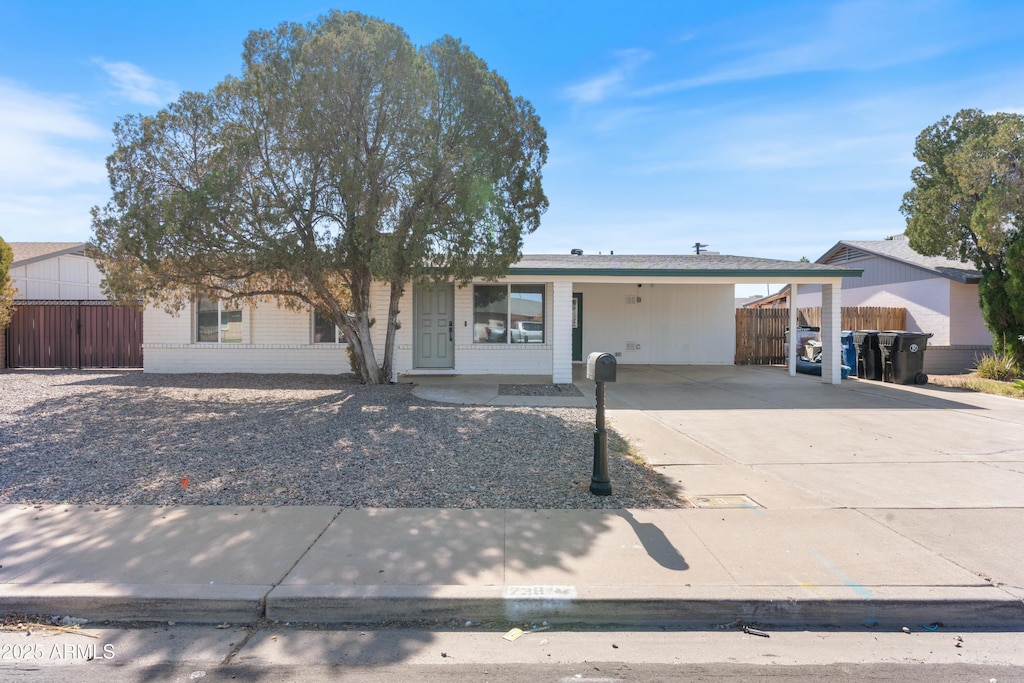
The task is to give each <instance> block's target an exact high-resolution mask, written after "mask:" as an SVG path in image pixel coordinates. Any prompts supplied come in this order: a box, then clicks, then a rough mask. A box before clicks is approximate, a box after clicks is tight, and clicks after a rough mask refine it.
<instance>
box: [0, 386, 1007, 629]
mask: <svg viewBox="0 0 1024 683" xmlns="http://www.w3.org/2000/svg"><path fill="white" fill-rule="evenodd" d="M622 370H624V368H620V371H622ZM623 375H624V376H623V377H620V380H622V381H620V383H617V384H616V385H615V386H614V387H610V388H609V391H608V394H609V406H610V411H609V421H610V426H611V428H613V429H615V430H618V431H619V432H620V433H622V434H623V435H625V436H626V437H627V438H629V439H631V440H632V441H634V442H635V443H636V444H637V445H638V446H639V450H640V452H641V454H643V455H644V456H645V457H646V458H647V459H648V461H649V463H650V464H651V465H652V466H653V467H655V468H657V469H659V471H661V472H662V473H664V474H665V475H666V477H669V478H670V479H672V480H673V481H675V482H677V485H678V486H679V488H680V490H681V492H682V495H684V496H685V497H686V498H687V499H688V500H689V501H690V503H691V504H692V505H693V506H694V507H693V508H691V509H680V510H451V509H448V510H410V509H387V510H373V509H363V510H358V509H350V508H346V509H342V508H337V507H279V508H259V507H256V508H250V507H109V508H105V507H77V506H48V507H31V506H24V505H7V506H0V565H2V566H0V611H2V612H12V611H13V612H25V613H35V614H47V615H50V614H53V615H58V614H59V615H71V616H78V617H87V618H90V619H93V620H97V619H130V620H161V621H167V620H169V621H180V622H225V621H226V622H233V623H237V622H248V621H252V620H255V619H259V618H268V619H277V620H281V621H292V622H296V621H300V622H381V621H418V620H442V621H445V620H451V619H457V620H459V622H460V623H462V622H464V621H472V622H474V623H478V622H505V621H509V622H528V621H536V622H540V621H548V622H550V623H587V624H607V625H625V626H632V627H638V626H646V625H652V624H687V625H693V626H710V625H723V624H730V623H733V622H734V621H735V620H737V619H739V620H742V621H744V622H747V623H758V624H764V625H800V626H805V627H816V626H828V625H831V626H841V627H855V626H860V625H864V624H868V625H870V624H879V625H881V626H897V627H898V626H904V625H905V626H909V627H911V628H915V629H916V628H919V627H920V626H921V625H931V624H934V623H943V624H945V625H947V626H951V627H952V626H957V627H972V626H974V627H982V626H984V627H1007V628H1020V627H1021V626H1024V603H1022V599H1024V568H1022V566H1021V563H1020V558H1022V557H1024V535H1022V534H1020V531H1019V530H1020V529H1021V528H1024V403H1022V402H1020V401H1014V400H1012V399H1005V398H999V397H992V396H983V395H977V394H969V393H963V392H951V391H945V390H941V389H939V388H936V387H893V386H891V385H881V384H878V383H870V382H856V381H849V382H844V383H843V384H842V385H840V386H832V385H824V384H822V383H821V382H820V381H817V379H816V378H815V379H811V378H803V377H798V378H789V377H786V376H785V373H784V372H783V371H781V370H779V369H777V368H764V369H751V368H719V369H700V368H689V369H659V368H644V369H636V370H635V371H631V372H627V373H623ZM446 379H448V382H447V383H444V382H442V380H441V379H437V380H435V381H434V382H431V381H425V382H422V383H421V386H419V387H417V392H422V393H421V395H429V394H430V391H431V389H430V386H431V385H432V384H436V385H437V386H438V387H439V390H441V391H446V392H453V391H454V392H455V393H454V394H451V393H449V395H448V398H447V399H445V400H452V397H453V396H454V397H455V398H462V399H465V402H481V403H487V402H490V401H493V400H494V399H495V398H497V394H498V392H497V383H496V382H495V379H494V378H490V379H487V380H479V382H476V383H472V382H470V383H466V384H465V387H466V389H465V390H464V391H463V392H462V393H461V394H459V393H458V388H457V387H458V383H457V382H455V381H453V379H454V378H446ZM417 381H419V380H417ZM579 385H580V387H581V390H582V392H583V393H584V398H585V399H586V401H589V405H591V406H592V405H593V399H592V396H593V393H592V392H593V386H592V385H589V386H588V385H587V383H586V382H583V381H581V382H580V383H579ZM492 387H493V388H492ZM492 393H493V395H492ZM441 398H444V397H443V396H442V397H441ZM503 398H512V397H503ZM527 398H530V399H535V398H537V397H527ZM555 398H556V399H557V400H561V401H563V403H561V404H558V403H552V402H551V401H553V400H555V399H549V400H548V402H547V403H546V404H548V405H552V404H554V405H576V404H580V405H586V402H585V401H584V402H580V401H579V400H578V399H567V398H558V397H555ZM612 485H613V487H614V485H615V480H614V471H613V472H612Z"/></svg>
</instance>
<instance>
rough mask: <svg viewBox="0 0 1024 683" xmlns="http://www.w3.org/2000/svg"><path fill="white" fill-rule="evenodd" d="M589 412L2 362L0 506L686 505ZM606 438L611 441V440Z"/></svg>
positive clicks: (333, 384) (399, 391)
mask: <svg viewBox="0 0 1024 683" xmlns="http://www.w3.org/2000/svg"><path fill="white" fill-rule="evenodd" d="M593 424H594V413H593V411H592V410H584V409H578V408H504V407H490V406H481V407H472V406H453V405H445V404H439V403H432V402H429V401H425V400H421V399H419V398H417V397H415V396H413V395H412V393H411V392H410V386H408V385H394V386H383V387H365V386H360V385H357V384H353V383H351V382H349V381H347V380H346V379H344V378H341V377H328V376H306V375H302V376H299V375H149V374H143V373H141V372H137V371H57V370H32V371H17V370H7V371H0V503H32V504H40V503H72V504H93V505H128V504H166V505H170V504H175V505H177V504H191V505H342V506H346V507H384V508H387V507H434V508H644V507H681V506H683V505H684V504H683V503H682V501H681V500H680V499H679V498H678V497H677V496H676V495H675V492H674V490H673V488H672V485H671V483H669V481H668V480H666V479H665V478H664V477H662V476H661V475H659V474H657V473H655V472H654V471H653V470H651V469H649V468H647V467H645V466H643V465H640V464H637V463H636V462H634V461H633V460H631V459H630V458H628V457H626V456H624V455H622V454H619V453H615V452H611V451H610V453H609V460H610V463H609V470H610V477H611V481H612V487H613V490H614V491H615V493H614V495H612V496H607V497H598V496H593V495H591V494H590V493H589V491H588V486H589V484H590V474H591V467H592V460H593V428H594V427H593ZM609 442H610V444H614V443H615V442H616V440H615V439H614V438H612V439H609Z"/></svg>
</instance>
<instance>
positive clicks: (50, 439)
mask: <svg viewBox="0 0 1024 683" xmlns="http://www.w3.org/2000/svg"><path fill="white" fill-rule="evenodd" d="M3 381H4V390H5V392H6V391H13V392H15V393H14V394H10V395H16V396H18V397H19V398H18V399H17V405H14V403H12V402H11V401H7V402H6V406H7V407H8V411H5V413H4V414H2V415H0V503H21V505H6V506H3V507H0V522H2V523H0V554H2V556H3V567H2V568H0V584H8V585H19V584H20V585H29V586H36V585H45V584H61V583H77V584H83V583H84V584H95V585H96V586H99V587H100V588H101V589H102V590H106V591H112V594H113V595H115V598H112V599H111V600H110V601H108V602H104V600H102V599H101V600H99V601H98V602H93V603H90V607H82V606H81V605H79V604H78V603H75V602H74V601H72V602H69V603H67V604H66V605H65V606H64V609H66V610H67V611H68V612H71V613H72V614H73V615H74V616H87V617H90V618H96V617H97V614H99V615H102V613H103V610H104V609H113V610H116V609H118V605H119V604H122V603H120V602H119V600H122V598H118V597H116V593H117V591H118V590H119V588H118V587H124V586H133V585H147V584H148V585H170V586H179V587H180V588H181V590H182V591H184V594H185V595H194V596H197V597H202V596H204V595H206V592H207V591H211V596H216V593H214V592H212V591H214V590H215V589H216V588H217V587H219V586H225V585H227V586H232V585H235V586H239V585H241V586H261V587H263V588H264V589H265V590H266V591H268V592H269V591H271V590H272V589H273V588H274V587H276V586H279V585H294V584H302V583H303V582H306V583H312V584H315V585H351V586H353V587H354V589H355V590H356V591H357V593H358V591H360V590H362V589H361V588H360V587H364V586H372V587H377V588H380V587H386V586H413V587H415V586H424V587H427V588H428V589H429V588H430V587H432V586H456V585H473V584H475V585H484V586H495V585H497V586H501V585H503V582H504V579H503V575H504V571H505V567H506V564H507V562H508V556H509V554H510V553H517V554H518V557H520V558H521V559H520V562H521V563H526V564H527V565H528V566H527V568H528V569H530V570H531V571H540V570H545V569H550V570H553V571H564V570H565V569H567V568H569V569H573V570H575V569H576V568H577V565H579V563H581V562H584V558H586V557H587V556H588V554H589V553H590V552H591V551H592V549H593V547H594V543H595V540H596V539H597V538H598V537H599V536H601V535H603V534H606V533H609V532H611V531H613V530H616V529H617V530H618V533H621V531H622V529H623V528H624V522H623V518H622V517H621V515H619V514H617V513H616V511H615V510H614V509H615V508H625V507H630V508H637V507H652V506H653V507H678V506H680V505H681V503H680V502H679V501H678V500H677V499H676V498H675V497H674V489H673V487H672V485H670V484H668V483H667V481H666V480H665V479H664V478H663V477H661V476H659V475H657V474H655V473H653V472H651V471H650V470H649V469H647V468H646V467H644V466H643V465H640V464H638V463H636V462H634V461H633V460H631V459H630V458H628V457H625V456H620V455H618V454H613V457H612V458H611V463H610V472H611V479H612V484H613V487H614V489H615V494H614V495H613V496H607V497H595V496H592V495H591V494H590V493H589V492H588V490H587V487H588V484H589V478H590V468H591V465H592V455H593V452H592V447H593V424H592V419H593V414H592V411H589V410H583V409H552V408H543V409H537V408H495V407H466V406H450V405H439V404H433V403H429V402H427V401H423V400H421V399H418V398H416V397H414V396H412V394H411V393H410V391H409V387H407V386H389V387H363V386H360V385H354V384H351V383H347V382H345V381H343V380H340V379H339V378H306V377H302V378H298V377H278V378H265V377H262V378H259V379H255V378H253V377H249V376H217V377H215V378H214V377H208V376H173V377H172V376H163V377H161V376H145V375H141V374H138V373H136V374H129V373H119V374H116V375H115V374H111V375H103V374H98V373H76V372H63V373H54V374H45V375H33V374H31V373H5V374H4V375H3ZM12 406H13V408H12ZM186 480H187V481H186ZM76 503H77V504H76ZM128 504H139V505H140V507H128V506H127V505H128ZM208 505H215V506H220V507H203V506H208ZM381 508H391V509H381ZM403 508H404V509H403ZM411 508H421V509H411ZM498 508H506V509H510V510H511V512H509V513H505V512H503V511H502V510H500V509H498ZM531 508H537V509H539V510H541V513H540V514H534V513H532V511H531ZM549 508H591V509H592V510H591V513H590V514H582V513H576V514H568V515H566V516H565V517H564V519H562V520H561V522H560V526H559V528H558V529H557V530H555V529H552V528H551V526H550V519H549V515H545V514H543V510H544V509H549ZM594 508H596V509H594ZM605 508H607V509H605ZM389 518H394V519H398V518H401V519H398V522H397V523H392V524H385V523H384V522H385V521H386V520H387V519H389ZM625 528H627V530H628V526H626V527H625ZM359 529H361V530H362V531H360V532H358V533H356V532H357V531H358V530H359ZM644 536H645V538H646V537H647V536H650V534H645V535H644ZM517 538H518V539H523V540H522V541H521V542H518V541H515V540H514V539H517ZM332 539H333V540H332ZM346 539H347V540H346ZM509 539H513V540H509ZM640 540H641V541H644V543H645V545H647V541H645V540H644V538H641V539H640ZM655 540H657V541H658V542H659V543H661V545H664V541H667V542H668V543H671V542H672V541H671V539H662V538H661V537H656V538H655ZM677 542H678V541H677ZM322 544H324V545H322ZM332 544H333V545H332ZM311 546H312V547H313V549H314V550H313V551H310V550H309V549H310V547H311ZM332 547H336V548H338V551H337V552H334V551H331V548H332ZM317 548H321V554H322V558H321V560H322V561H318V560H317V558H316V556H315V551H316V549H317ZM659 548H660V550H659V552H660V551H663V550H665V549H664V548H661V546H659ZM684 552H685V548H678V550H677V551H676V554H677V555H679V557H682V553H684ZM655 559H656V560H657V559H658V558H655ZM594 562H595V558H589V559H587V560H586V562H584V564H586V563H589V564H590V565H593V564H594ZM660 562H661V565H662V566H665V564H664V559H662V560H660ZM682 566H683V565H681V564H679V563H678V561H676V565H675V569H677V570H678V569H681V568H682ZM357 597H358V596H357ZM2 604H4V605H5V607H6V608H11V606H12V605H16V606H17V607H20V608H24V609H25V610H26V611H27V610H28V609H29V608H30V607H31V605H30V604H22V605H17V603H15V602H11V601H10V600H9V599H8V598H4V600H3V603H2ZM83 604H85V603H83ZM439 604H443V605H444V607H443V608H442V609H440V610H439V611H436V612H434V611H424V612H411V613H409V612H401V614H400V616H401V621H408V622H422V623H423V624H424V625H425V626H432V627H435V628H436V627H441V628H454V627H455V625H456V624H458V625H459V626H461V625H462V624H464V621H463V620H470V621H473V622H474V623H475V627H477V628H479V627H481V619H482V620H483V624H482V626H483V627H484V628H494V629H495V633H496V635H495V637H499V636H500V633H501V632H502V630H503V629H505V628H507V627H508V618H510V617H506V618H505V619H502V618H501V617H500V616H497V617H496V616H495V615H493V614H481V613H479V612H475V611H474V609H475V608H473V607H471V606H470V607H467V608H466V609H465V611H464V610H463V609H462V608H461V607H460V606H459V604H458V603H456V604H455V605H454V606H453V605H452V603H451V602H450V601H449V602H447V603H439ZM79 609H80V610H81V611H80V612H79V613H78V614H74V612H75V611H76V610H79ZM254 609H262V603H260V605H257V606H255V607H254ZM89 610H93V612H89ZM97 611H98V613H97ZM453 613H454V614H455V615H457V616H456V618H455V619H454V621H449V620H450V619H451V617H452V614H453ZM154 615H155V616H154ZM145 616H146V617H147V618H151V619H152V618H158V619H159V618H161V616H160V614H159V610H157V612H152V613H148V614H147V615H145ZM257 616H258V615H257ZM100 618H102V616H100ZM162 618H163V619H164V620H165V621H166V620H168V619H172V620H177V621H181V622H187V621H188V615H174V616H171V617H168V616H166V615H164V616H163V617H162ZM387 618H388V619H392V620H394V619H395V615H394V614H392V615H390V617H387ZM437 620H441V621H440V622H438V621H437ZM368 621H379V620H377V619H369V620H368ZM262 633H267V632H266V631H265V630H260V631H259V632H258V634H257V635H259V634H262ZM433 639H434V638H433V635H432V633H431V631H430V629H429V628H424V629H423V630H411V631H409V632H408V637H407V638H406V639H404V640H403V641H402V642H401V643H400V644H398V645H397V646H396V644H395V642H394V641H393V640H387V641H386V640H384V639H379V640H378V639H373V638H366V639H359V638H352V637H341V636H337V635H334V634H332V632H330V631H328V632H324V633H322V634H319V633H318V634H316V635H315V636H311V638H310V640H308V641H305V644H304V647H308V648H309V650H308V652H307V654H308V656H309V657H310V658H311V659H315V660H316V661H324V662H331V663H338V666H339V672H341V671H343V667H344V665H345V663H346V662H359V661H363V662H366V661H374V662H389V661H390V662H402V661H405V660H406V659H407V658H408V657H409V656H410V655H411V654H412V653H414V652H417V651H420V650H422V649H424V648H427V647H429V646H430V644H431V642H433ZM266 640H267V641H268V642H267V643H265V644H264V645H263V647H265V648H267V649H266V650H264V652H265V653H267V654H268V656H269V653H271V652H272V650H273V645H272V644H271V642H270V639H269V638H267V639H266ZM149 654H150V655H151V656H159V652H151V653H149ZM167 656H168V658H170V657H171V653H170V651H168V653H167ZM311 659H307V660H306V661H311ZM236 661H239V663H241V662H240V660H236ZM249 661H250V662H252V661H255V662H258V661H260V660H259V657H258V656H257V658H256V659H255V660H249ZM266 661H271V660H266ZM257 668H258V667H257ZM229 669H230V667H229V668H228V669H224V670H229ZM247 671H248V673H250V674H252V675H254V676H256V678H255V679H254V680H258V679H259V676H258V675H257V674H258V671H256V670H252V669H247Z"/></svg>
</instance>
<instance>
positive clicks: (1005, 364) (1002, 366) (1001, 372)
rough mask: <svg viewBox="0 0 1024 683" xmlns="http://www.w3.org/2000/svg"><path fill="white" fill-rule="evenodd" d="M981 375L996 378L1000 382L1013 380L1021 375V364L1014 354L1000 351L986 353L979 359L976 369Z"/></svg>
mask: <svg viewBox="0 0 1024 683" xmlns="http://www.w3.org/2000/svg"><path fill="white" fill-rule="evenodd" d="M974 371H975V372H976V373H978V376H979V377H984V378H985V379H995V380H999V381H1000V382H1012V381H1013V380H1015V379H1017V378H1018V377H1020V376H1021V374H1024V373H1021V368H1020V365H1018V364H1017V361H1016V360H1014V358H1013V356H1008V355H1003V354H999V353H986V354H985V355H984V356H982V357H981V358H979V359H978V367H976V368H975V369H974Z"/></svg>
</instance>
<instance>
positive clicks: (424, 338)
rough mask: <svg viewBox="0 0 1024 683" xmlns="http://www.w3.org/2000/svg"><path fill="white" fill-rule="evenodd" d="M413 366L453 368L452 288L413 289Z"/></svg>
mask: <svg viewBox="0 0 1024 683" xmlns="http://www.w3.org/2000/svg"><path fill="white" fill-rule="evenodd" d="M412 308H413V343H412V354H413V365H414V366H415V367H417V368H454V367H455V327H454V326H455V312H454V308H455V286H454V285H451V284H444V285H434V286H431V287H427V286H425V285H417V286H416V287H415V288H414V289H413V302H412Z"/></svg>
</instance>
